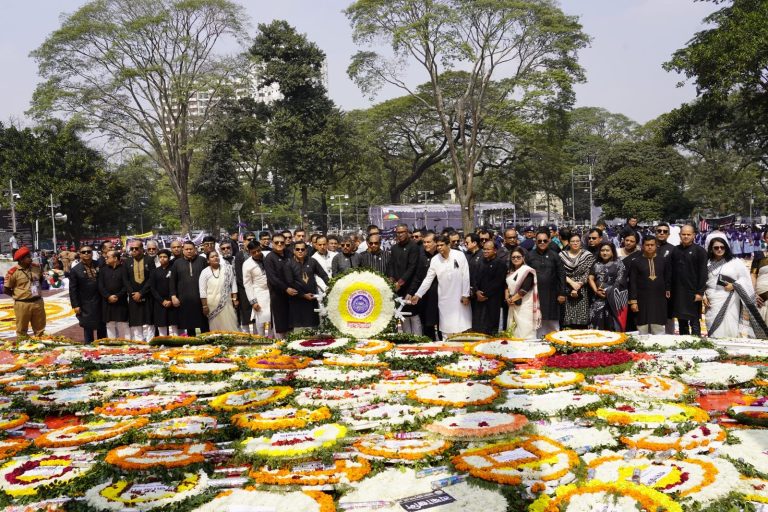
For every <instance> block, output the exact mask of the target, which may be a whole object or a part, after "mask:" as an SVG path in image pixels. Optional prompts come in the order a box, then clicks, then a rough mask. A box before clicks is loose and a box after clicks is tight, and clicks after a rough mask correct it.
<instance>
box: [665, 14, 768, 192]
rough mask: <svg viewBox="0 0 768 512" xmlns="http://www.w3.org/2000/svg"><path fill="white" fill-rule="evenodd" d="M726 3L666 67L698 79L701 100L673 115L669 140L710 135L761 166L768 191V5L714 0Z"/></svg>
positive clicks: (675, 54)
mask: <svg viewBox="0 0 768 512" xmlns="http://www.w3.org/2000/svg"><path fill="white" fill-rule="evenodd" d="M710 1H713V2H715V3H717V4H723V7H722V8H720V9H719V10H717V11H716V12H714V13H712V14H710V15H709V16H707V17H706V18H705V19H704V22H705V23H706V24H707V25H708V26H710V27H711V28H707V29H705V30H702V31H701V32H698V33H696V34H695V35H694V37H693V38H692V39H691V40H690V41H689V43H688V45H687V46H686V47H685V48H681V49H679V50H677V51H676V52H675V53H674V54H673V55H672V59H671V60H670V61H669V62H667V63H666V64H665V65H664V67H665V69H667V70H669V71H676V72H679V73H683V74H684V75H685V77H686V79H687V80H691V81H693V82H694V83H695V85H696V89H697V92H698V98H697V99H696V100H695V101H693V102H691V103H689V104H686V105H683V106H681V107H680V108H678V109H676V110H673V111H672V112H671V113H670V114H669V116H668V117H667V120H666V121H667V124H666V128H665V133H664V135H665V138H666V141H667V142H669V143H677V144H681V143H687V142H689V141H693V140H696V139H699V138H702V137H707V132H708V133H716V134H718V136H720V137H725V138H727V139H728V140H729V141H730V143H731V144H732V147H733V149H734V150H737V151H739V152H740V153H742V154H743V155H746V156H751V158H752V159H753V160H754V161H755V162H757V163H758V164H759V178H760V183H761V185H762V186H763V189H764V190H765V191H766V192H768V182H767V180H766V174H765V173H766V170H768V3H766V2H764V1H762V0H731V1H724V0H710Z"/></svg>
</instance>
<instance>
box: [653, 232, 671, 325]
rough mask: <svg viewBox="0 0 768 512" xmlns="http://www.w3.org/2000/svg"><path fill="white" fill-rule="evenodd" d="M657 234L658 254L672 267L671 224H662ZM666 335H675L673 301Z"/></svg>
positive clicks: (669, 309) (668, 311)
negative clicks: (669, 240)
mask: <svg viewBox="0 0 768 512" xmlns="http://www.w3.org/2000/svg"><path fill="white" fill-rule="evenodd" d="M655 232H656V254H658V255H659V256H661V257H662V258H664V259H665V260H667V263H668V264H670V265H671V263H670V259H671V256H672V249H673V248H674V247H675V246H674V245H672V244H670V243H669V242H668V241H667V240H668V239H669V234H670V228H669V224H667V223H666V222H662V223H661V224H659V225H657V226H656V229H655ZM670 268H671V267H670ZM664 334H675V317H674V314H673V312H672V301H671V300H670V301H668V302H667V322H666V323H665V324H664Z"/></svg>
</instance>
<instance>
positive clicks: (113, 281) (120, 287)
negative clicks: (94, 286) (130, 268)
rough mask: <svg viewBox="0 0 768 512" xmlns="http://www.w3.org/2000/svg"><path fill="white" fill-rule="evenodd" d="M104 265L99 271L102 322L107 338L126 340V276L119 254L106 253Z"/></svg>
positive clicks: (127, 334) (114, 252)
mask: <svg viewBox="0 0 768 512" xmlns="http://www.w3.org/2000/svg"><path fill="white" fill-rule="evenodd" d="M104 259H105V264H104V266H103V267H101V269H99V277H98V282H99V293H100V294H101V298H102V299H103V300H102V303H101V304H102V309H101V318H102V321H103V322H105V323H106V324H107V337H108V338H127V337H128V336H129V333H128V301H127V298H128V276H127V275H126V274H125V268H123V264H122V262H121V261H120V253H118V252H117V251H115V250H112V251H109V252H107V255H106V257H105V258H104Z"/></svg>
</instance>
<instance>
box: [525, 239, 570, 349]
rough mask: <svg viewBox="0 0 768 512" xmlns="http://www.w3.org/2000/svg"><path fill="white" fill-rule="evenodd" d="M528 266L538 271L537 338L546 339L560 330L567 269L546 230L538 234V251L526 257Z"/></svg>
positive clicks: (535, 250) (531, 252)
mask: <svg viewBox="0 0 768 512" xmlns="http://www.w3.org/2000/svg"><path fill="white" fill-rule="evenodd" d="M525 259H526V264H527V265H528V266H529V267H531V268H532V269H533V270H535V271H536V280H537V283H536V284H537V289H538V293H539V308H540V309H541V326H539V328H538V330H537V331H536V336H538V337H544V336H545V335H547V334H549V333H550V332H552V331H557V330H559V329H560V308H561V305H562V304H565V299H566V283H565V268H564V267H563V262H562V260H561V259H560V257H559V256H558V254H557V253H556V252H555V251H554V250H552V244H551V242H550V240H549V231H548V230H547V229H546V228H543V229H540V230H539V232H538V233H536V249H534V250H533V251H530V252H529V253H528V255H527V256H526V258H525Z"/></svg>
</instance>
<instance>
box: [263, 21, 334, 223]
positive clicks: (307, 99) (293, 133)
mask: <svg viewBox="0 0 768 512" xmlns="http://www.w3.org/2000/svg"><path fill="white" fill-rule="evenodd" d="M250 55H251V57H252V59H253V61H254V62H255V63H256V65H257V67H258V73H257V74H258V82H259V86H260V87H271V86H274V85H277V86H278V87H279V89H280V95H281V97H280V99H278V100H276V101H275V102H273V103H272V104H271V110H272V112H271V122H270V125H269V127H268V130H269V131H268V137H269V140H270V151H269V153H268V157H267V161H268V163H269V166H270V167H271V168H273V169H275V170H277V171H278V172H279V173H281V174H283V175H284V176H286V177H289V178H290V180H291V181H292V182H293V183H295V184H296V185H297V186H298V188H299V190H300V192H301V215H302V219H304V218H305V217H306V215H307V212H308V210H309V189H310V187H312V186H313V185H316V184H317V183H322V182H323V181H324V180H325V177H324V176H323V174H322V169H320V168H319V167H318V165H317V164H316V157H317V151H318V149H319V148H318V146H317V145H312V144H307V141H309V140H312V139H314V140H315V141H317V140H318V139H317V138H318V137H319V135H320V134H321V133H322V132H323V131H324V130H325V124H326V122H327V120H328V117H329V116H331V115H333V112H334V109H335V106H334V104H333V101H331V99H330V98H328V94H327V91H326V89H325V85H324V83H323V78H324V77H323V73H324V69H325V67H324V66H325V53H324V52H323V51H322V50H321V49H320V48H318V46H317V45H316V44H315V43H313V42H311V41H309V40H307V38H306V36H305V35H304V34H300V33H298V32H297V31H296V29H295V28H293V27H292V26H290V25H289V24H288V23H287V22H286V21H283V20H275V21H273V22H272V23H270V24H260V25H259V26H258V33H257V35H256V37H255V39H254V43H253V46H251V49H250Z"/></svg>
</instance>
